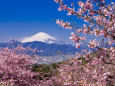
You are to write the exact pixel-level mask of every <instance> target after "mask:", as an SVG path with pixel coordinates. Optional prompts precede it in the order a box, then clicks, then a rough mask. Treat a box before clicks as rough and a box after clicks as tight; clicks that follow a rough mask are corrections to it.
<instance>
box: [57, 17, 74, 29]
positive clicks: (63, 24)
mask: <svg viewBox="0 0 115 86" xmlns="http://www.w3.org/2000/svg"><path fill="white" fill-rule="evenodd" d="M56 24H58V25H59V26H62V27H63V28H66V29H72V26H71V25H70V22H64V21H63V20H61V21H60V20H59V19H57V20H56Z"/></svg>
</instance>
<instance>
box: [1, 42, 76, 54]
mask: <svg viewBox="0 0 115 86" xmlns="http://www.w3.org/2000/svg"><path fill="white" fill-rule="evenodd" d="M18 45H22V46H23V47H24V48H27V47H30V48H31V49H36V50H42V51H43V52H37V54H38V55H40V56H54V55H57V54H58V53H62V54H64V55H65V54H69V55H74V54H75V53H76V51H77V49H76V48H75V47H74V46H72V45H71V44H55V43H51V44H47V43H44V42H39V41H34V42H26V43H22V42H18V41H15V40H11V41H9V42H8V43H0V47H3V48H6V47H10V48H12V47H17V46H18Z"/></svg>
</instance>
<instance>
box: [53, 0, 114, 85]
mask: <svg viewBox="0 0 115 86" xmlns="http://www.w3.org/2000/svg"><path fill="white" fill-rule="evenodd" d="M54 1H55V2H56V3H58V4H59V8H58V11H67V15H68V16H72V15H73V16H77V17H78V18H79V19H82V20H84V25H83V26H82V27H79V26H78V25H76V23H75V22H73V21H72V22H64V20H63V19H62V20H60V19H57V20H56V23H57V24H58V25H59V26H61V27H63V28H65V29H70V30H73V31H72V33H71V37H70V39H71V40H72V41H73V42H75V44H76V48H79V47H80V46H83V45H86V44H87V46H88V47H89V48H87V46H86V47H85V48H84V50H82V51H81V52H80V53H78V52H77V53H76V58H75V59H74V60H71V61H72V62H71V61H70V63H71V64H72V65H71V64H70V63H67V64H65V65H64V66H62V67H61V68H60V69H59V71H60V77H61V80H60V83H62V82H63V85H65V86H70V85H71V86H79V85H83V86H91V85H93V86H106V85H108V86H110V85H112V86H113V84H114V83H115V74H114V73H113V71H114V70H115V47H113V46H114V44H115V4H114V2H112V1H107V2H106V1H105V0H84V1H83V0H82V1H78V5H79V8H78V10H76V6H75V4H76V3H72V4H71V7H69V6H67V5H68V3H67V5H66V3H65V2H64V0H54ZM106 46H107V47H106ZM111 69H113V70H111ZM111 75H112V76H111ZM110 76H111V77H112V78H110ZM111 79H113V82H111V84H110V83H109V82H110V81H112V80H111ZM112 83H113V84H112ZM114 85H115V84H114Z"/></svg>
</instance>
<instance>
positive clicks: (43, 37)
mask: <svg viewBox="0 0 115 86" xmlns="http://www.w3.org/2000/svg"><path fill="white" fill-rule="evenodd" d="M56 40H57V39H56V38H55V37H53V36H50V35H49V34H47V33H44V32H39V33H37V34H35V35H33V36H30V37H25V38H24V39H23V40H22V41H21V42H32V41H41V42H46V43H54V41H56Z"/></svg>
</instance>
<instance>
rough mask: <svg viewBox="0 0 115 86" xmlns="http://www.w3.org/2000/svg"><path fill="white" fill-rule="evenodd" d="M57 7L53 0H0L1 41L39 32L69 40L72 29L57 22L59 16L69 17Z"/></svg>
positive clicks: (19, 38)
mask: <svg viewBox="0 0 115 86" xmlns="http://www.w3.org/2000/svg"><path fill="white" fill-rule="evenodd" d="M67 1H69V0H67ZM57 8H58V4H56V3H55V2H54V1H53V0H0V42H5V41H8V40H9V39H10V38H12V39H18V40H21V39H22V38H24V37H28V36H31V35H34V34H36V33H38V32H45V33H47V34H50V35H52V36H54V37H56V38H57V39H60V40H68V37H69V36H70V31H69V30H64V29H62V28H61V27H59V26H58V25H56V23H55V20H56V19H58V18H60V19H61V18H64V19H67V16H63V15H66V13H65V12H58V11H57ZM68 18H69V17H68ZM78 22H79V21H78Z"/></svg>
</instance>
